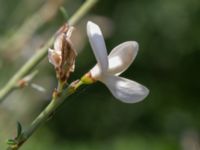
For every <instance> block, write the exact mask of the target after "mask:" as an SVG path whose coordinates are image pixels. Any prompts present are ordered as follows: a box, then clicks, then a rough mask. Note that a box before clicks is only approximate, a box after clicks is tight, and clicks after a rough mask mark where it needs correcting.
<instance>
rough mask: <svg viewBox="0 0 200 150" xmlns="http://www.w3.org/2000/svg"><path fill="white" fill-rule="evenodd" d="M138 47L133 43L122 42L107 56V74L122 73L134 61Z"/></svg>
mask: <svg viewBox="0 0 200 150" xmlns="http://www.w3.org/2000/svg"><path fill="white" fill-rule="evenodd" d="M138 47H139V45H138V43H137V42H135V41H128V42H124V43H122V44H120V45H118V46H117V47H115V48H114V49H113V50H112V51H111V53H110V54H109V56H108V60H109V69H108V72H109V73H110V74H116V75H119V74H121V73H122V72H124V71H125V70H126V69H127V68H128V67H129V66H130V65H131V63H132V62H133V60H134V59H135V57H136V55H137V52H138Z"/></svg>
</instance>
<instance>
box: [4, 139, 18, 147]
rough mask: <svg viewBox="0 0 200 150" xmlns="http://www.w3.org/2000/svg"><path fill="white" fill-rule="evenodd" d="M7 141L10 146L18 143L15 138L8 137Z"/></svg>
mask: <svg viewBox="0 0 200 150" xmlns="http://www.w3.org/2000/svg"><path fill="white" fill-rule="evenodd" d="M6 143H7V144H8V145H10V146H14V145H16V144H17V143H16V141H15V140H13V139H8V140H7V142H6Z"/></svg>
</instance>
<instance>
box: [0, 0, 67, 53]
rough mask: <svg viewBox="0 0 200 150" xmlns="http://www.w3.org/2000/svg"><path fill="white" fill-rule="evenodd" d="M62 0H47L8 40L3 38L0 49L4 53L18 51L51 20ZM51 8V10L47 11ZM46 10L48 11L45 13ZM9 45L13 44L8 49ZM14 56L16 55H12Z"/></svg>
mask: <svg viewBox="0 0 200 150" xmlns="http://www.w3.org/2000/svg"><path fill="white" fill-rule="evenodd" d="M62 2H63V0H57V1H55V0H50V1H47V3H45V4H44V5H43V6H42V7H41V8H40V9H39V10H38V11H37V12H36V13H34V14H33V15H32V16H31V17H28V18H27V19H26V20H25V22H24V23H23V24H22V25H21V26H20V28H19V29H18V30H17V32H15V34H14V35H12V37H11V38H9V40H4V41H3V42H1V45H0V51H1V53H2V52H4V53H6V54H8V53H11V52H12V53H13V52H15V53H16V52H17V51H19V49H21V48H22V47H23V45H25V44H26V42H27V41H28V40H29V39H30V38H31V36H32V35H33V34H34V33H35V31H36V30H37V29H38V28H40V27H41V26H42V25H44V24H45V23H46V22H48V21H49V20H51V19H52V18H53V17H54V16H55V15H56V13H57V10H58V8H59V6H60V5H61V4H62ZM49 10H51V11H49ZM47 11H48V13H47ZM10 45H15V46H14V47H12V51H10V50H9V49H10ZM12 57H16V56H12Z"/></svg>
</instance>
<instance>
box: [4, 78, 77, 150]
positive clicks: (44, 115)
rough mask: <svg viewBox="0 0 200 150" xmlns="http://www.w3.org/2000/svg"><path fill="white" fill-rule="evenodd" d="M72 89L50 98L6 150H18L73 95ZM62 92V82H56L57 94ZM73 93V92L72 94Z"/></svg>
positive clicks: (69, 88)
mask: <svg viewBox="0 0 200 150" xmlns="http://www.w3.org/2000/svg"><path fill="white" fill-rule="evenodd" d="M72 89H74V88H73V87H70V86H69V87H68V89H67V91H66V92H65V93H64V94H62V95H61V96H60V95H57V94H56V96H52V100H51V102H50V103H49V104H48V106H47V107H46V108H45V109H44V110H43V111H42V112H41V113H40V114H39V115H38V117H37V118H36V119H35V120H34V121H33V122H32V124H31V126H30V127H29V128H28V129H27V130H24V131H23V132H22V134H21V135H20V136H19V138H17V139H15V140H16V144H15V145H11V146H9V147H8V148H7V150H18V149H19V148H20V147H21V146H22V145H23V144H24V143H25V142H26V141H27V140H28V139H29V137H31V135H32V134H33V133H34V132H35V131H36V130H37V129H38V128H39V127H40V126H41V125H42V124H43V123H44V122H45V121H46V120H48V118H49V117H51V115H53V113H54V112H55V110H56V109H57V107H58V106H59V105H61V104H62V103H63V102H64V100H65V99H66V98H67V97H68V96H70V95H71V94H73V93H74V92H75V90H72ZM62 91H63V84H62V82H58V87H57V89H56V92H57V93H62ZM72 91H73V92H72Z"/></svg>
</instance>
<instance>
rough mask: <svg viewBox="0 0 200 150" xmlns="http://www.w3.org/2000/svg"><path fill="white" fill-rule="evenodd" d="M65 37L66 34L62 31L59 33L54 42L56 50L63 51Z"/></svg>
mask: <svg viewBox="0 0 200 150" xmlns="http://www.w3.org/2000/svg"><path fill="white" fill-rule="evenodd" d="M64 38H65V34H64V33H61V34H60V35H58V36H57V37H56V39H55V42H54V49H55V50H56V51H61V49H62V46H63V39H64Z"/></svg>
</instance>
